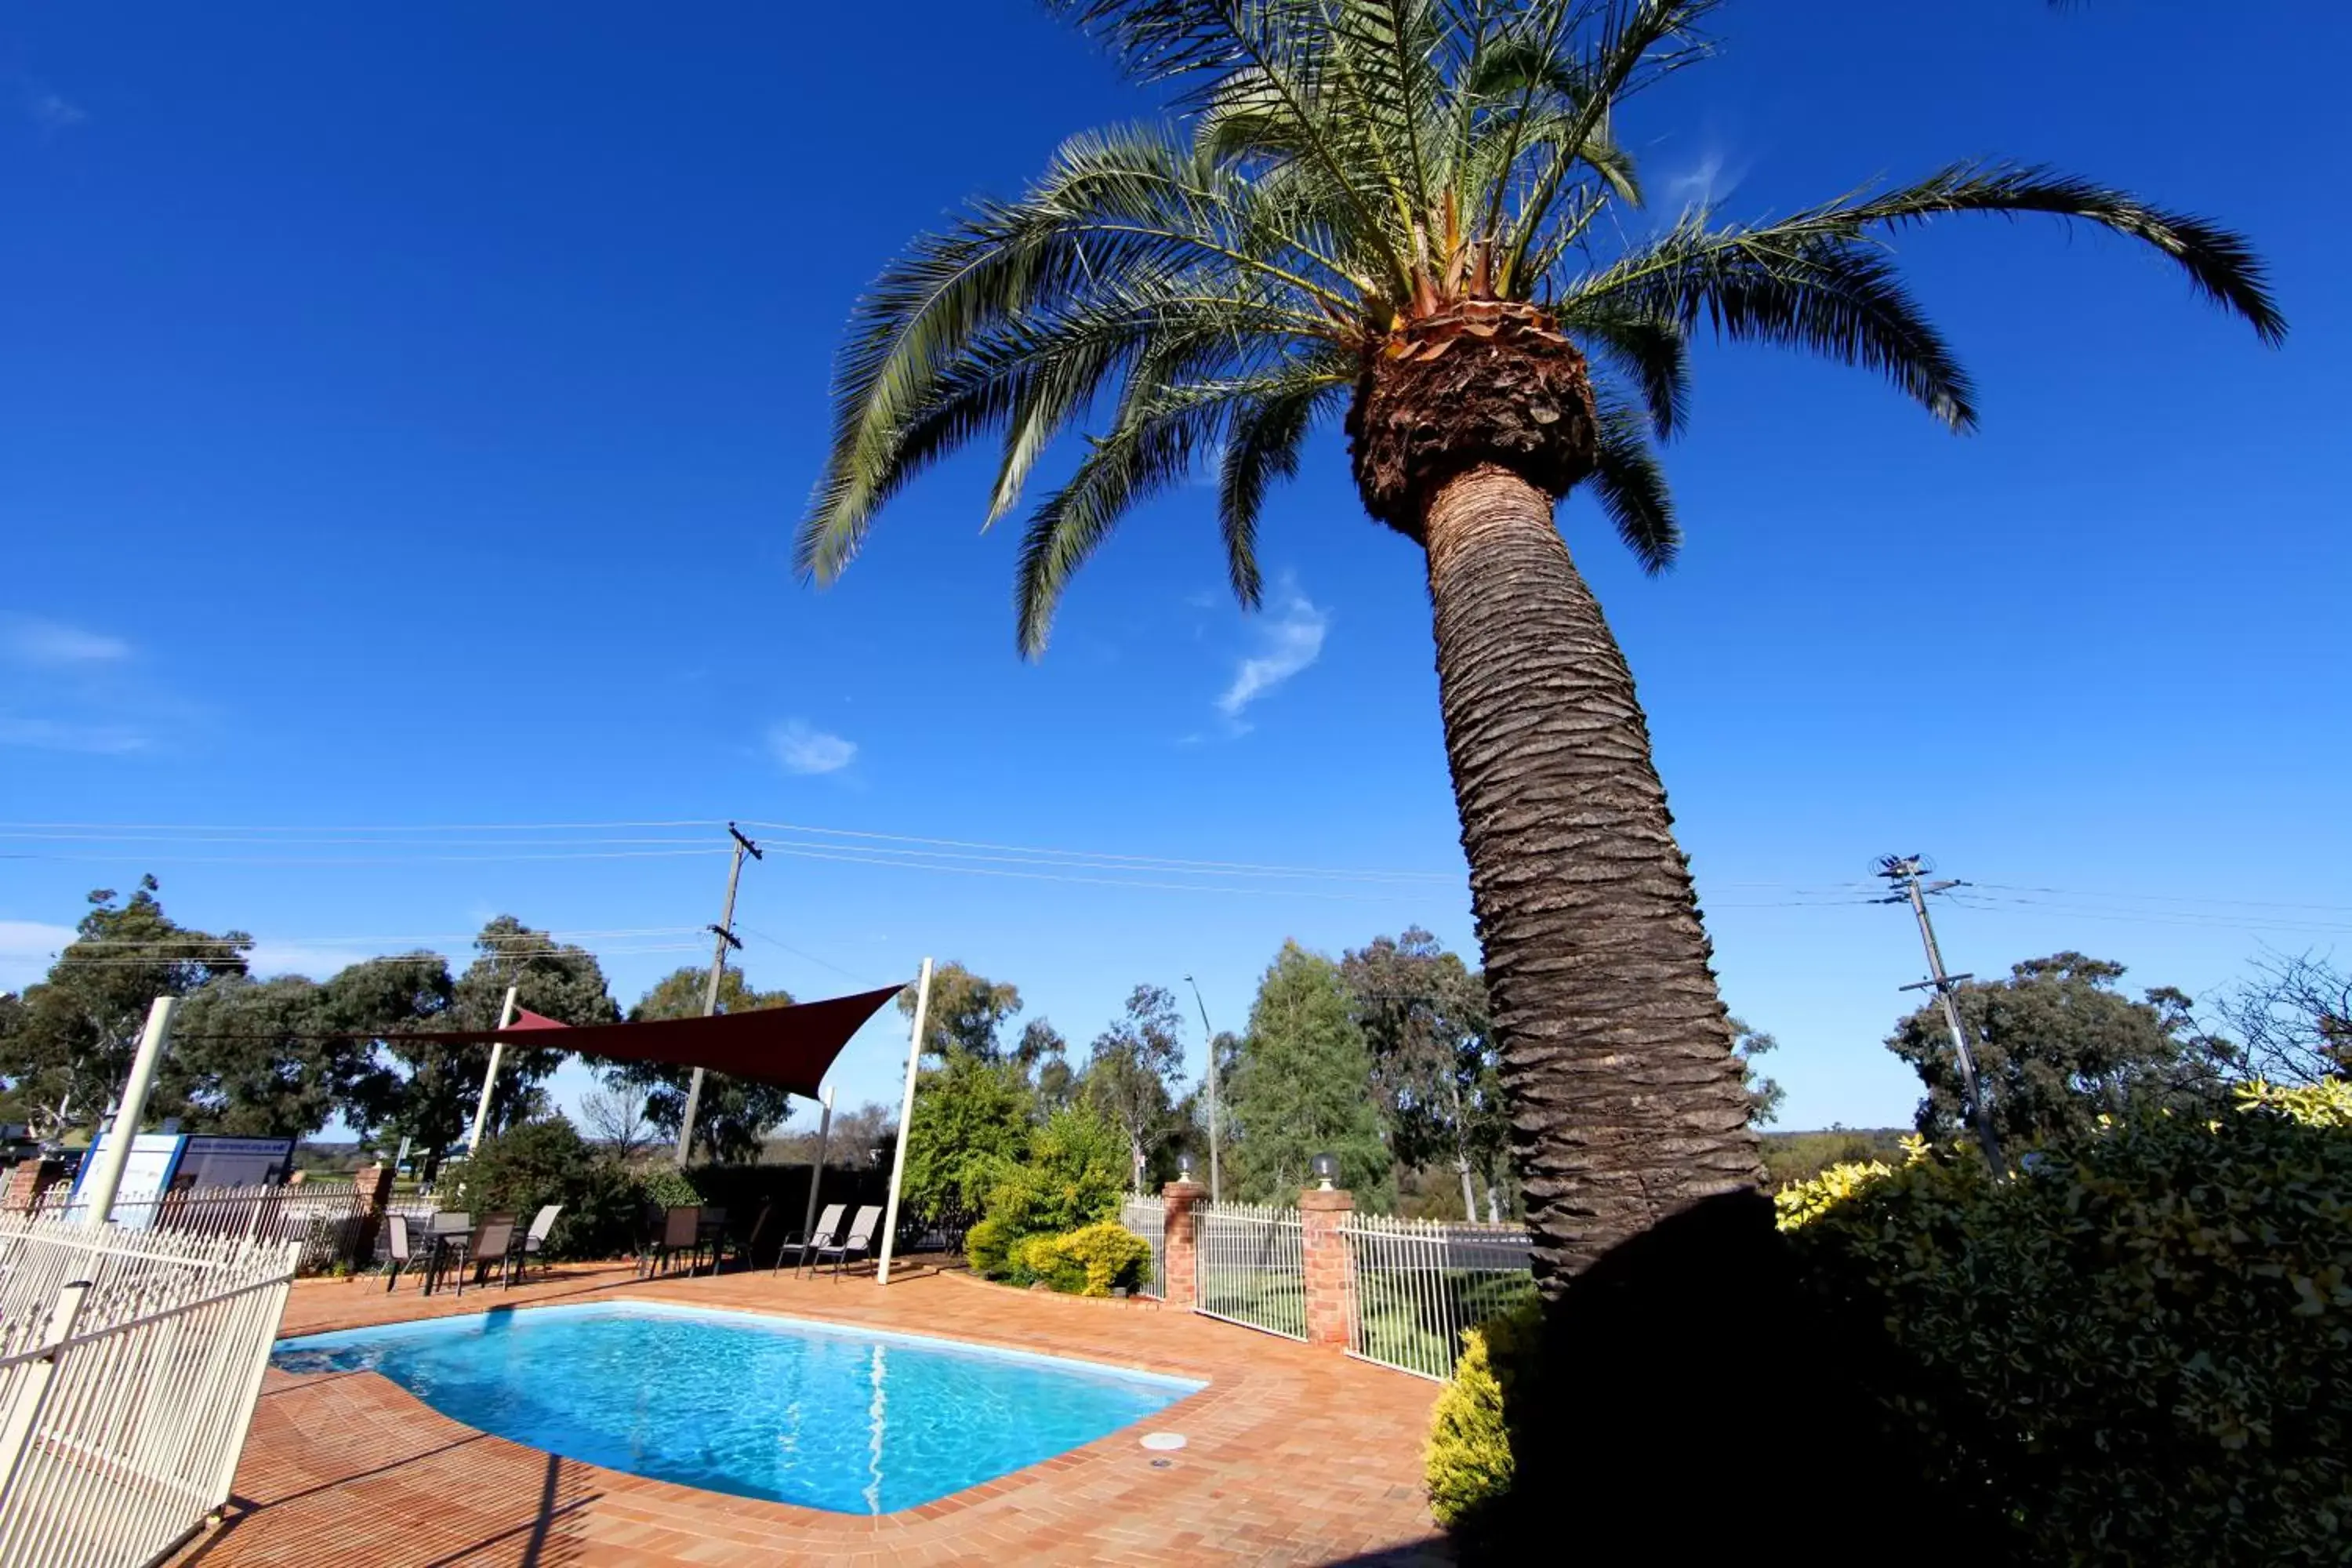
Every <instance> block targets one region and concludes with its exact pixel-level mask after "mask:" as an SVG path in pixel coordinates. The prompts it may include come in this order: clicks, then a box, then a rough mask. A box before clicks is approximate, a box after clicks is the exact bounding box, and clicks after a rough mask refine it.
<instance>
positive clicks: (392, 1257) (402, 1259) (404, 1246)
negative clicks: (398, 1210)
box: [383, 1214, 416, 1296]
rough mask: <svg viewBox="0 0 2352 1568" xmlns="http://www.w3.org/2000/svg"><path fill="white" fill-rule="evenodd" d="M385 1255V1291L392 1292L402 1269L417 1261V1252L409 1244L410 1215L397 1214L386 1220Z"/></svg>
mask: <svg viewBox="0 0 2352 1568" xmlns="http://www.w3.org/2000/svg"><path fill="white" fill-rule="evenodd" d="M383 1224H384V1239H383V1249H384V1250H383V1257H384V1262H385V1263H386V1265H387V1266H388V1267H386V1268H385V1269H384V1271H383V1293H384V1294H385V1295H387V1296H389V1295H391V1294H392V1289H393V1287H394V1286H395V1285H397V1284H399V1283H400V1271H401V1270H402V1269H404V1268H407V1267H408V1266H409V1265H410V1264H411V1263H414V1262H415V1261H416V1254H415V1251H414V1250H412V1249H411V1248H410V1247H409V1245H408V1216H407V1215H404V1214H396V1215H390V1216H388V1217H387V1218H386V1219H385V1220H384V1222H383Z"/></svg>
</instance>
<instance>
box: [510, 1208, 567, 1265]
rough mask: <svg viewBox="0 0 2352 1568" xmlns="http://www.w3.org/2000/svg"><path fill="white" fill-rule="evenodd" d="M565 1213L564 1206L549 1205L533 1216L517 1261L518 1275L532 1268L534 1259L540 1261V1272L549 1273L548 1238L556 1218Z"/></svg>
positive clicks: (524, 1233)
mask: <svg viewBox="0 0 2352 1568" xmlns="http://www.w3.org/2000/svg"><path fill="white" fill-rule="evenodd" d="M562 1213H563V1205H562V1204H549V1205H545V1206H544V1207H542V1208H541V1210H540V1211H539V1213H537V1214H535V1215H532V1216H531V1221H530V1229H529V1230H527V1231H525V1232H523V1235H522V1253H521V1255H520V1257H518V1258H516V1259H515V1269H516V1271H517V1273H518V1274H520V1272H521V1271H522V1270H524V1269H527V1268H530V1260H531V1259H532V1258H538V1259H539V1260H540V1264H539V1268H540V1272H541V1273H542V1274H544V1273H545V1272H546V1271H547V1237H548V1233H549V1232H551V1231H552V1230H553V1229H554V1228H555V1221H556V1217H557V1216H558V1215H561V1214H562Z"/></svg>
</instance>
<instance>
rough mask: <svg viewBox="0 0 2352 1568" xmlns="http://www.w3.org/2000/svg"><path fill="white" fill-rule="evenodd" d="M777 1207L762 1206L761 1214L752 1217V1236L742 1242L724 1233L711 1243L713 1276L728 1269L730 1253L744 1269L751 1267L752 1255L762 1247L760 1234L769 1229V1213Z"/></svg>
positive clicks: (771, 1204)
mask: <svg viewBox="0 0 2352 1568" xmlns="http://www.w3.org/2000/svg"><path fill="white" fill-rule="evenodd" d="M775 1206H776V1205H775V1204H774V1202H773V1201H770V1202H768V1203H764V1204H761V1205H760V1212H759V1213H758V1214H756V1215H752V1216H751V1235H749V1236H747V1237H744V1238H743V1239H742V1240H740V1241H738V1240H736V1239H735V1238H734V1237H731V1236H729V1235H727V1234H726V1233H725V1232H723V1231H722V1232H720V1233H719V1237H718V1238H717V1239H716V1240H715V1241H713V1242H712V1243H711V1249H710V1271H711V1272H712V1273H713V1274H716V1273H718V1272H719V1270H720V1269H722V1268H726V1267H727V1258H728V1256H729V1255H730V1253H731V1254H732V1255H733V1256H735V1257H736V1258H740V1259H741V1261H742V1264H743V1267H744V1268H751V1253H752V1251H753V1250H754V1249H755V1248H757V1247H759V1245H760V1233H761V1231H763V1230H765V1229H767V1228H768V1211H769V1210H770V1209H772V1208H774V1207H775Z"/></svg>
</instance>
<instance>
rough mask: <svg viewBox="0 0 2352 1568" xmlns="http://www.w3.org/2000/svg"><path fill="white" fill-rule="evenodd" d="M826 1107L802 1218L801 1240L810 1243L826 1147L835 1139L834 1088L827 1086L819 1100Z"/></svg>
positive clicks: (818, 1132)
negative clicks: (806, 1205)
mask: <svg viewBox="0 0 2352 1568" xmlns="http://www.w3.org/2000/svg"><path fill="white" fill-rule="evenodd" d="M818 1103H820V1104H822V1105H823V1106H824V1120H823V1121H819V1122H818V1123H817V1126H816V1159H815V1160H814V1162H813V1163H811V1164H810V1165H809V1199H808V1213H806V1214H804V1215H802V1216H801V1239H802V1240H803V1241H810V1240H813V1239H814V1237H815V1236H816V1190H817V1189H818V1188H819V1187H821V1186H823V1185H824V1146H825V1144H827V1143H828V1142H832V1139H833V1086H832V1085H831V1084H827V1085H826V1086H825V1089H824V1094H823V1095H821V1096H820V1097H819V1098H818Z"/></svg>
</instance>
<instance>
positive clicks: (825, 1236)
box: [773, 1204, 849, 1274]
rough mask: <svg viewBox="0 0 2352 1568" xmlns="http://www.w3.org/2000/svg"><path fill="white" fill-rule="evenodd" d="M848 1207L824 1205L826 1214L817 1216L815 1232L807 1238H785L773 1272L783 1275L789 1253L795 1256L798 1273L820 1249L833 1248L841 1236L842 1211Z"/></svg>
mask: <svg viewBox="0 0 2352 1568" xmlns="http://www.w3.org/2000/svg"><path fill="white" fill-rule="evenodd" d="M848 1206H849V1205H847V1204H827V1205H824V1213H823V1214H821V1215H817V1216H816V1228H815V1229H814V1230H813V1231H811V1232H809V1233H808V1234H807V1235H806V1236H788V1237H784V1244H783V1245H782V1247H778V1248H776V1267H775V1268H774V1270H773V1272H775V1273H778V1274H782V1272H783V1271H784V1254H785V1253H787V1252H789V1253H791V1254H793V1271H794V1272H798V1271H799V1269H800V1267H801V1265H802V1264H803V1263H806V1262H807V1261H808V1260H809V1257H810V1255H811V1254H812V1253H814V1251H815V1250H816V1249H817V1248H818V1247H831V1246H832V1245H833V1238H834V1237H836V1236H839V1235H840V1234H841V1215H842V1211H843V1210H844V1209H845V1208H847V1207H848Z"/></svg>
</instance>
